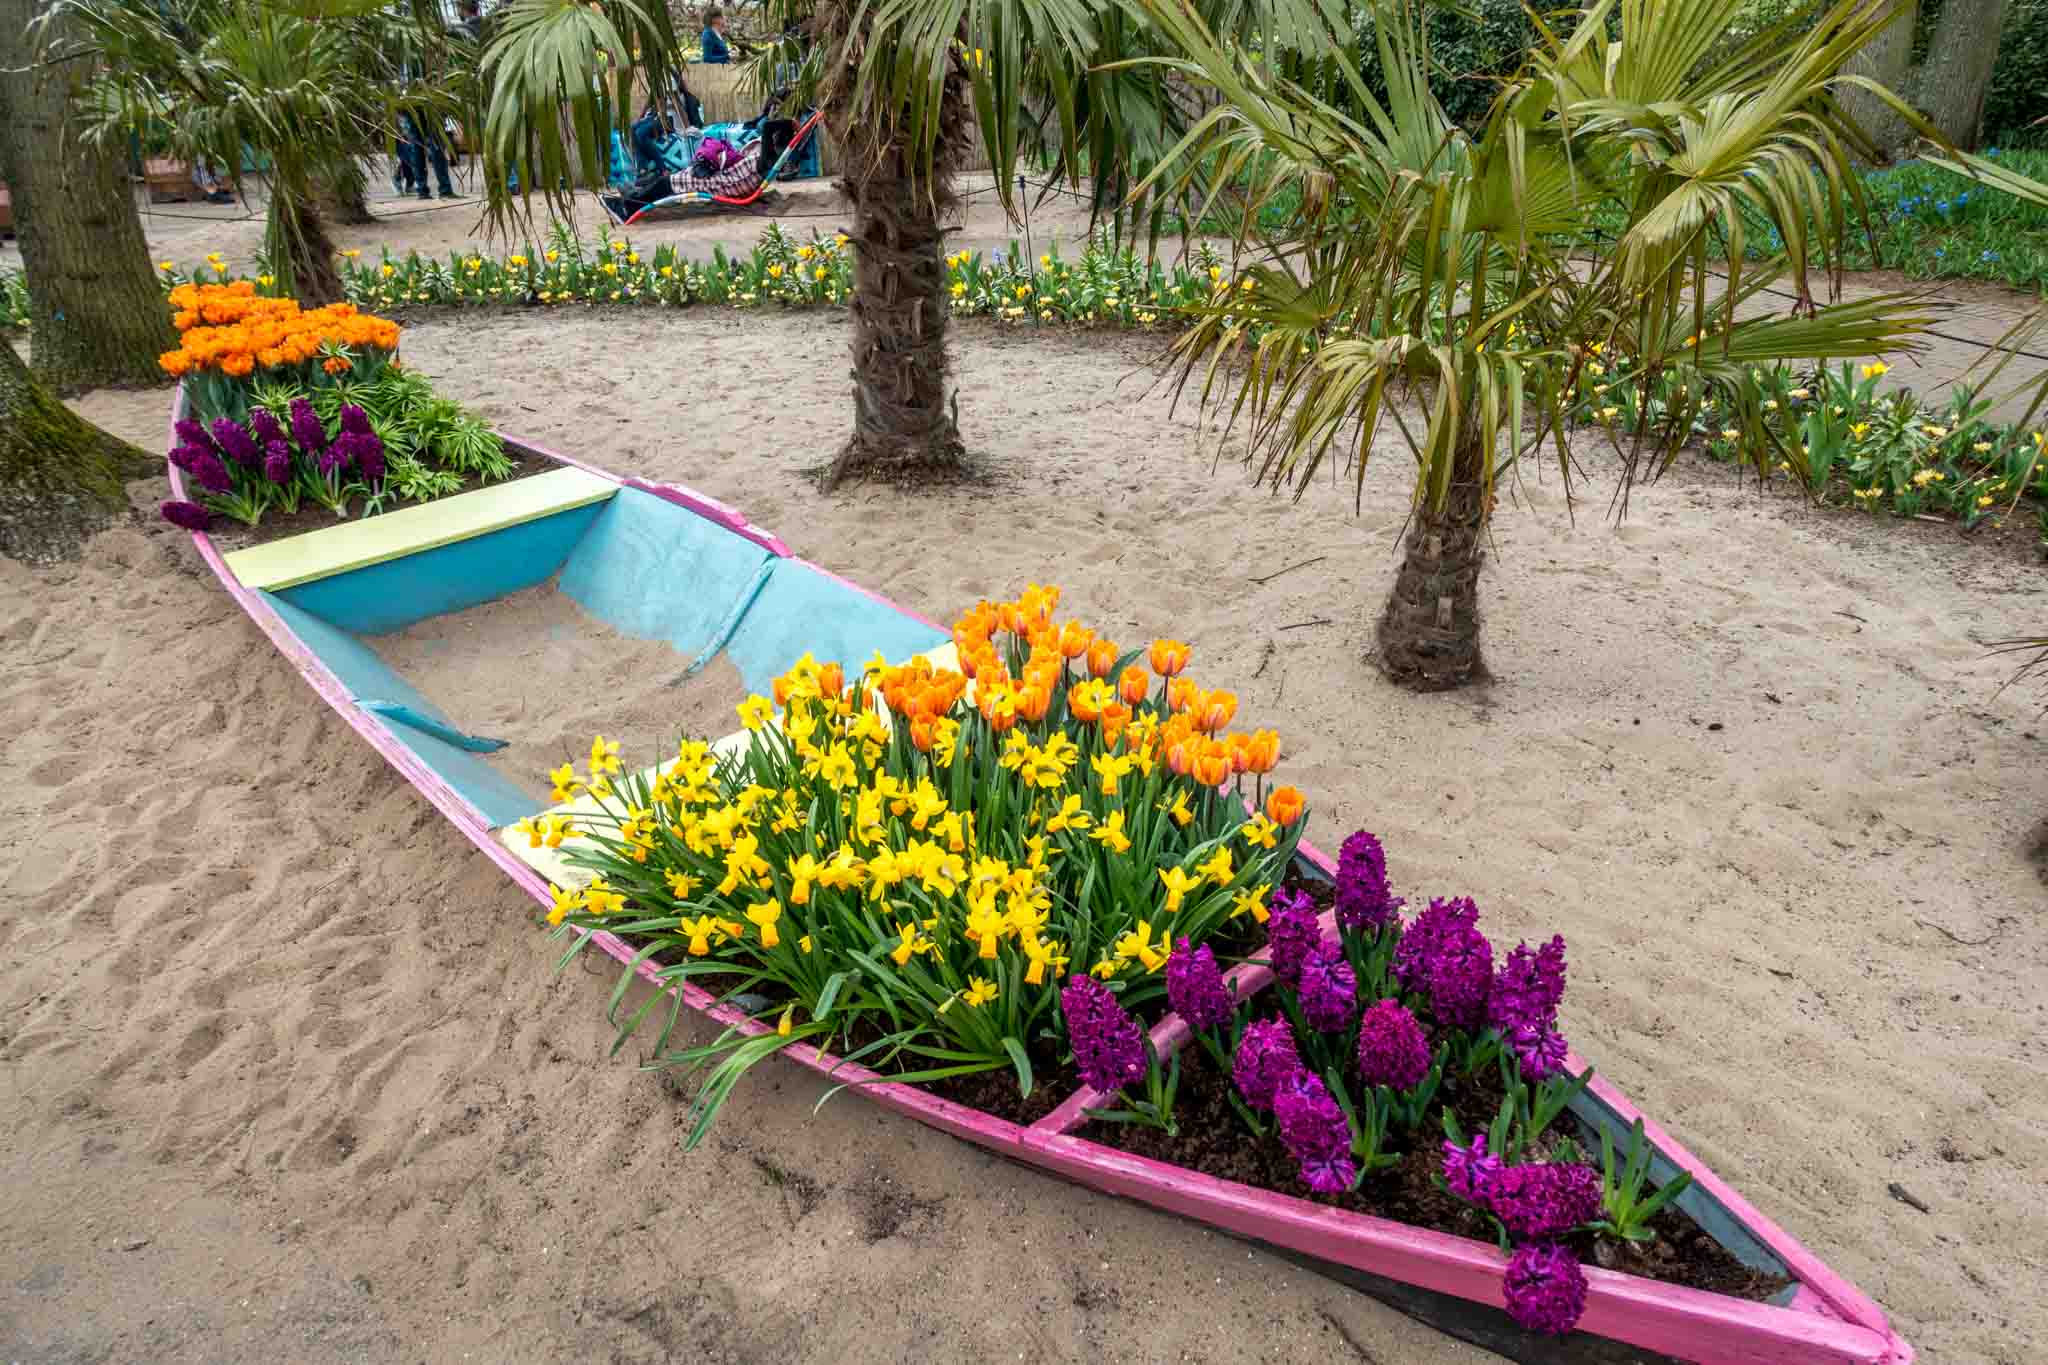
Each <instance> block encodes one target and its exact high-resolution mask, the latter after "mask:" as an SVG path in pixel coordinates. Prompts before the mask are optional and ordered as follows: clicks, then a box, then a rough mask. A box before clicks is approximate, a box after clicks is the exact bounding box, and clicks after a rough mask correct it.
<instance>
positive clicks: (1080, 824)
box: [1045, 794, 1094, 834]
mask: <svg viewBox="0 0 2048 1365" xmlns="http://www.w3.org/2000/svg"><path fill="white" fill-rule="evenodd" d="M1092 823H1094V821H1093V817H1091V816H1090V815H1089V814H1088V812H1087V811H1085V810H1083V809H1081V798H1080V797H1079V796H1077V795H1073V794H1069V795H1068V796H1067V799H1066V800H1065V801H1062V802H1061V803H1060V809H1059V813H1058V814H1057V815H1055V816H1053V817H1052V819H1050V820H1048V821H1046V822H1045V829H1046V833H1048V834H1058V833H1059V832H1060V831H1061V830H1063V829H1071V830H1074V831H1076V832H1080V831H1082V830H1086V829H1087V828H1088V826H1089V825H1090V824H1092Z"/></svg>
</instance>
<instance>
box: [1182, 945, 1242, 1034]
mask: <svg viewBox="0 0 2048 1365" xmlns="http://www.w3.org/2000/svg"><path fill="white" fill-rule="evenodd" d="M1166 1000H1167V1003H1168V1004H1170V1005H1172V1006H1173V1012H1174V1013H1175V1014H1178V1015H1179V1016H1180V1017H1181V1018H1182V1019H1184V1020H1186V1021H1187V1025H1188V1027H1189V1028H1191V1029H1196V1030H1202V1029H1212V1028H1216V1027H1218V1026H1219V1025H1221V1024H1223V1023H1225V1022H1226V1021H1228V1020H1229V1018H1230V1015H1231V1011H1232V1008H1233V1006H1232V1004H1231V999H1230V988H1229V987H1227V986H1225V985H1224V984H1223V973H1222V971H1221V970H1219V969H1218V968H1217V966H1216V954H1214V953H1213V952H1211V951H1209V945H1208V944H1206V943H1205V944H1203V945H1202V946H1201V947H1199V948H1192V947H1190V946H1189V945H1188V941H1187V940H1186V939H1185V938H1183V939H1182V940H1181V941H1180V942H1179V943H1177V944H1175V945H1174V949H1173V955H1172V956H1171V957H1169V958H1167V959H1166Z"/></svg>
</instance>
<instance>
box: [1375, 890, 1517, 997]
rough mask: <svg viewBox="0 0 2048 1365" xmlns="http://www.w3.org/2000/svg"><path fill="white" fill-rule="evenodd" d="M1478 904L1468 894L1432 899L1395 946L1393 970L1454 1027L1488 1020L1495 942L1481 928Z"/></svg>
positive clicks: (1407, 986) (1401, 980)
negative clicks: (1449, 898)
mask: <svg viewBox="0 0 2048 1365" xmlns="http://www.w3.org/2000/svg"><path fill="white" fill-rule="evenodd" d="M1478 919H1479V907H1478V906H1476V905H1474V904H1473V903H1472V901H1471V898H1470V897H1467V896H1459V897H1456V898H1455V899H1452V900H1448V901H1445V900H1432V901H1431V902H1430V903H1429V909H1427V910H1425V911H1423V912H1422V913H1421V914H1420V915H1417V916H1416V917H1415V922H1414V923H1413V924H1411V925H1409V926H1408V928H1407V930H1406V931H1405V932H1403V934H1402V935H1401V943H1400V946H1399V947H1397V948H1396V949H1395V950H1394V975H1395V977H1396V978H1397V979H1399V981H1400V982H1401V984H1402V985H1403V986H1404V987H1406V988H1407V989H1409V990H1411V991H1420V992H1421V993H1422V994H1424V995H1426V996H1428V997H1429V1007H1430V1009H1432V1010H1434V1011H1435V1012H1436V1017H1437V1018H1438V1019H1439V1020H1441V1021H1442V1022H1443V1023H1446V1024H1449V1025H1450V1026H1451V1027H1453V1028H1462V1029H1476V1028H1478V1027H1479V1026H1480V1025H1481V1024H1482V1023H1484V1022H1485V1020H1486V998H1487V995H1488V993H1489V992H1490V991H1491V989H1492V986H1493V945H1492V944H1491V943H1489V942H1487V939H1486V935H1484V934H1482V933H1480V932H1479V930H1478V928H1477V922H1478Z"/></svg>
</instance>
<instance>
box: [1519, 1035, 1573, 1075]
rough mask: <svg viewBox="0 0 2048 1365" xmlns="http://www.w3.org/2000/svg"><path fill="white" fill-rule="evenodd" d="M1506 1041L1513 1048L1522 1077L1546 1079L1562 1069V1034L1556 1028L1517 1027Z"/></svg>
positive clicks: (1563, 1052) (1563, 1057)
mask: <svg viewBox="0 0 2048 1365" xmlns="http://www.w3.org/2000/svg"><path fill="white" fill-rule="evenodd" d="M1508 1043H1509V1045H1510V1046H1511V1047H1513V1048H1514V1050H1515V1060H1516V1061H1517V1062H1519V1063H1520V1064H1521V1067H1522V1076H1523V1077H1524V1079H1527V1080H1531V1081H1547V1080H1549V1079H1550V1078H1551V1077H1552V1076H1555V1075H1557V1074H1558V1073H1559V1072H1560V1071H1563V1070H1564V1062H1565V1041H1564V1035H1563V1034H1562V1033H1559V1032H1558V1031H1557V1030H1556V1029H1532V1028H1518V1029H1516V1030H1515V1031H1514V1034H1513V1035H1512V1036H1511V1037H1510V1038H1509V1039H1508Z"/></svg>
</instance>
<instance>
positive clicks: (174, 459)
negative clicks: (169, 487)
mask: <svg viewBox="0 0 2048 1365" xmlns="http://www.w3.org/2000/svg"><path fill="white" fill-rule="evenodd" d="M212 453H213V447H212V446H211V445H203V446H201V445H193V444H192V443H191V442H189V441H187V442H184V443H182V444H180V445H174V446H172V447H171V463H172V464H174V465H176V466H177V467H178V468H180V469H182V470H184V471H185V472H186V473H187V474H189V473H191V472H192V462H193V461H194V460H196V459H198V458H199V457H200V456H201V455H211V454H212Z"/></svg>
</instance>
